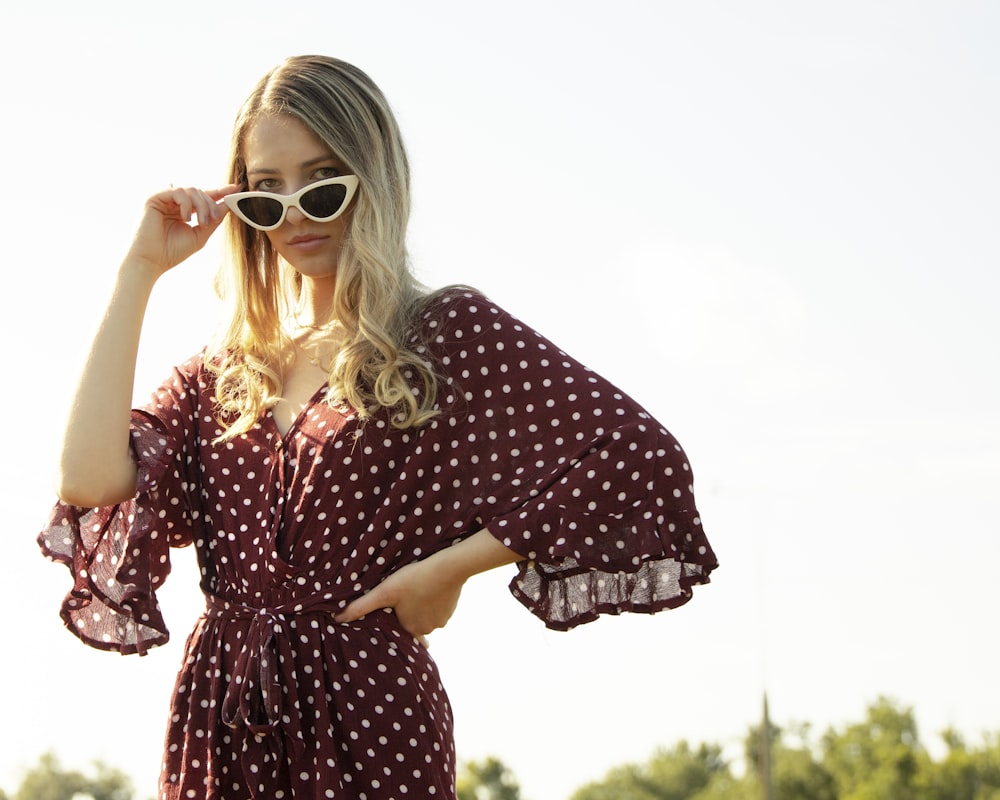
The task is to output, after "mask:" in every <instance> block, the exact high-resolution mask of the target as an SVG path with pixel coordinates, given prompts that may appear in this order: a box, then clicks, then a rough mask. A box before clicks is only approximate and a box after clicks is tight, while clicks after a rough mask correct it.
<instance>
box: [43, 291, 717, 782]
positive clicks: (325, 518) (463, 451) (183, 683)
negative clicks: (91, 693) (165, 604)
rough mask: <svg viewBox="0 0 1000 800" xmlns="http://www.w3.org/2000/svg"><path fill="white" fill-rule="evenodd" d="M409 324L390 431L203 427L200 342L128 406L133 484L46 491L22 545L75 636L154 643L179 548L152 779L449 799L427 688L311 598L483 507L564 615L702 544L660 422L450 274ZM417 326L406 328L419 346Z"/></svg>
mask: <svg viewBox="0 0 1000 800" xmlns="http://www.w3.org/2000/svg"><path fill="white" fill-rule="evenodd" d="M418 327H419V331H418V333H416V334H415V335H414V338H413V346H414V347H415V348H417V349H418V351H422V352H423V353H424V355H425V356H426V357H427V358H428V360H430V361H431V362H432V363H433V364H434V365H435V367H436V369H437V370H438V373H439V374H440V375H441V376H442V383H441V387H440V392H439V401H438V402H439V407H440V409H441V413H440V414H439V415H438V416H437V417H436V418H435V419H434V420H433V421H432V422H430V423H428V424H426V425H424V426H423V427H421V428H419V429H416V430H412V429H411V430H405V431H401V430H397V429H396V428H393V427H392V425H391V424H389V422H388V416H387V415H386V414H385V413H381V414H375V415H374V416H373V417H372V418H371V419H369V420H368V421H367V422H366V423H362V422H361V421H360V420H359V419H358V418H357V416H356V415H355V414H354V413H352V412H351V411H350V410H348V409H344V408H335V407H331V406H330V405H328V404H327V403H325V402H322V401H323V390H320V391H319V392H317V394H316V396H315V397H314V399H313V402H312V403H311V404H310V405H309V406H308V407H307V408H306V410H305V411H304V412H303V413H302V414H301V416H300V417H299V418H298V419H297V420H296V421H295V423H294V424H293V425H292V427H291V428H290V429H289V430H288V431H287V433H286V434H285V435H284V436H282V435H281V434H280V433H279V431H278V429H277V427H276V425H275V423H274V420H273V419H272V418H271V416H270V414H267V415H265V416H264V417H263V418H262V419H261V420H260V421H259V423H258V424H257V425H256V426H255V427H254V428H253V429H252V430H250V431H249V432H248V433H247V434H245V435H243V436H240V437H239V438H238V439H236V440H234V441H231V442H225V443H221V444H213V439H215V437H216V436H218V435H219V433H220V428H219V425H218V423H217V421H216V419H215V417H214V415H213V408H214V400H213V378H212V375H211V374H210V373H209V372H208V371H207V370H206V369H205V367H204V365H203V363H202V360H201V358H200V357H197V358H195V359H192V360H191V361H189V362H188V363H186V364H184V365H183V366H182V367H180V368H179V369H177V370H175V371H174V374H173V375H172V377H171V379H170V380H168V381H167V382H166V383H165V384H164V385H163V386H162V387H161V388H160V389H159V390H158V391H157V392H156V393H155V395H154V396H153V399H152V401H151V403H150V404H149V405H148V406H147V407H146V408H144V409H142V410H137V411H135V412H133V420H132V447H133V452H134V455H135V458H136V461H137V463H138V465H139V483H138V491H137V495H136V497H135V498H134V499H133V500H131V501H129V502H126V503H122V504H121V505H117V506H114V507H108V508H99V509H80V508H72V507H68V506H65V505H57V506H56V508H55V510H54V512H53V515H52V517H51V519H50V521H49V524H48V526H47V527H46V529H45V530H44V531H43V532H42V534H41V536H40V538H39V541H40V544H41V546H42V549H43V551H44V552H45V553H46V555H48V556H49V557H51V558H53V559H55V560H57V561H60V562H63V563H65V564H67V565H68V566H69V567H70V569H71V570H72V572H73V577H74V586H73V589H72V591H71V592H70V593H69V595H68V596H67V597H66V599H65V601H64V603H63V607H62V612H61V613H62V617H63V619H64V621H65V623H66V625H67V626H68V627H69V628H70V630H72V631H73V632H74V633H75V634H77V635H78V636H79V637H80V638H81V639H83V640H84V641H85V642H86V643H88V644H90V645H93V646H95V647H100V648H104V649H108V650H116V651H119V652H122V653H144V652H145V651H146V650H147V649H148V648H150V647H153V646H155V645H158V644H161V643H163V642H165V641H166V640H167V629H166V627H165V626H164V623H163V619H162V616H161V614H160V610H159V608H158V606H157V602H156V596H155V595H156V589H157V588H158V587H159V585H160V584H161V583H162V581H163V580H164V579H165V578H166V576H167V574H168V572H169V570H170V562H169V549H170V546H172V545H187V544H192V543H193V544H194V546H195V548H196V549H197V554H198V560H199V564H200V568H201V576H202V578H201V588H202V590H203V591H204V593H205V596H206V611H205V614H204V615H203V616H202V617H201V618H200V619H199V621H198V623H197V625H196V627H195V629H194V631H193V632H192V633H191V635H190V636H189V638H188V641H187V645H186V648H185V653H184V659H183V665H182V667H181V670H180V673H179V675H178V678H177V685H176V688H175V692H174V699H173V703H172V708H171V711H170V722H169V726H168V730H167V736H166V750H165V754H164V761H163V771H162V775H161V781H160V783H161V786H160V797H161V798H164V800H173V799H174V798H208V799H209V800H223V799H224V800H243V799H244V798H257V799H258V800H261V799H263V798H267V799H268V800H273V799H274V798H297V800H303V799H304V798H309V799H310V800H312V799H313V798H315V799H316V800H318V799H319V798H337V799H338V800H363V799H364V798H367V800H390V799H394V800H402V799H403V798H434V797H440V798H442V799H443V800H444V799H445V798H453V797H454V791H455V790H454V781H455V775H454V767H455V752H454V744H453V738H452V716H451V710H450V707H449V704H448V698H447V696H446V694H445V691H444V689H443V688H442V686H441V682H440V679H439V677H438V672H437V669H436V667H435V665H434V662H433V660H432V659H431V658H430V656H429V654H428V652H427V650H426V649H425V648H424V647H422V646H421V644H420V643H419V642H418V641H416V640H415V639H414V638H413V637H412V636H410V635H408V634H407V633H406V631H405V630H403V629H402V628H401V627H400V625H399V623H398V622H397V620H396V618H395V616H394V615H393V614H392V613H391V612H387V611H382V612H378V613H376V614H371V615H369V616H368V617H366V618H365V619H363V620H361V621H359V622H354V623H349V624H341V623H336V622H334V620H333V614H334V613H335V612H336V611H337V610H339V609H341V608H343V607H344V606H345V605H346V604H347V603H348V602H349V601H350V600H352V599H353V598H355V597H357V596H359V595H360V594H362V593H364V592H365V591H367V590H369V589H371V588H372V587H374V586H375V585H377V584H378V583H379V582H380V581H381V580H382V579H384V578H385V577H386V576H387V575H389V574H390V573H392V572H393V571H394V570H396V569H398V568H399V567H401V566H403V565H405V564H408V563H411V562H413V561H416V560H418V559H421V558H424V557H426V556H428V555H430V554H432V553H434V552H435V551H437V550H440V549H442V548H444V547H448V546H449V545H451V544H453V543H455V542H457V541H459V540H460V539H462V538H463V537H466V536H469V535H471V534H473V533H475V532H477V531H479V530H481V529H483V528H487V529H488V530H490V531H491V532H492V533H493V535H495V536H496V537H497V538H499V539H500V540H502V541H503V542H504V544H506V545H508V546H509V547H510V548H511V549H513V550H515V551H516V552H519V553H521V554H523V555H525V556H526V557H527V558H526V560H525V561H523V562H521V563H519V564H518V567H517V574H516V576H515V577H514V579H513V581H512V583H511V591H512V592H513V594H514V595H515V596H516V597H517V598H518V599H519V600H520V601H521V602H522V603H523V604H524V605H525V606H527V607H528V608H529V609H530V610H531V611H532V612H534V613H535V614H536V615H538V616H539V617H540V618H541V619H542V620H544V622H545V624H546V625H548V626H549V627H551V628H555V629H558V630H566V629H569V628H572V627H573V626H575V625H578V624H580V623H583V622H587V621H589V620H592V619H594V618H596V617H597V616H598V615H599V614H604V613H610V614H617V613H621V612H624V611H639V612H647V613H652V612H655V611H658V610H661V609H664V608H671V607H674V606H678V605H680V604H682V603H684V602H686V601H687V600H688V599H689V598H690V596H691V591H692V588H693V587H694V585H695V584H700V583H706V582H707V581H708V576H709V573H710V572H711V571H712V569H713V568H714V567H715V565H716V562H715V556H714V555H713V553H712V550H711V547H710V546H709V544H708V542H707V540H706V539H705V537H704V534H703V533H702V529H701V524H700V521H699V519H698V513H697V510H696V509H695V503H694V497H693V495H692V487H691V483H692V478H691V472H690V469H689V467H688V464H687V461H686V458H685V456H684V453H683V451H682V450H681V448H680V446H679V445H678V444H677V442H676V441H675V440H674V439H673V437H672V436H671V435H670V434H669V433H668V432H667V431H666V430H664V429H663V428H662V427H661V426H660V425H659V424H658V423H657V422H656V421H655V420H653V419H652V418H651V417H650V416H649V415H648V414H647V413H646V412H644V411H643V410H642V409H641V408H640V407H639V406H638V405H637V404H636V403H635V402H634V401H632V400H631V399H630V398H628V397H626V396H625V395H624V394H622V393H621V392H620V391H618V390H617V389H616V388H615V387H614V386H611V385H610V384H608V383H607V382H606V381H604V380H603V379H602V378H600V377H599V376H597V375H595V374H593V373H592V372H590V371H589V370H587V369H586V368H585V367H583V366H581V365H580V364H579V363H577V362H575V361H573V360H572V359H571V358H569V357H568V356H567V355H566V354H565V353H563V352H561V351H560V350H559V349H557V348H556V347H555V346H554V345H552V344H551V343H550V342H548V341H546V340H545V339H544V338H542V337H541V336H540V335H539V334H537V333H536V332H534V331H533V330H531V329H530V328H528V327H526V326H525V325H523V324H521V323H520V322H518V321H517V320H516V319H514V318H513V317H511V316H510V315H508V314H507V313H505V312H504V311H502V310H501V309H499V308H497V307H496V306H495V305H493V304H492V303H491V302H490V301H488V300H487V299H486V298H484V297H482V296H481V295H478V294H476V293H474V292H471V291H464V290H450V291H447V292H444V293H442V294H440V295H438V296H437V297H436V298H435V299H434V300H432V301H431V302H430V303H428V305H427V307H426V310H425V312H424V314H423V316H422V319H421V322H420V325H419V326H418ZM421 342H423V343H424V344H422V343H421Z"/></svg>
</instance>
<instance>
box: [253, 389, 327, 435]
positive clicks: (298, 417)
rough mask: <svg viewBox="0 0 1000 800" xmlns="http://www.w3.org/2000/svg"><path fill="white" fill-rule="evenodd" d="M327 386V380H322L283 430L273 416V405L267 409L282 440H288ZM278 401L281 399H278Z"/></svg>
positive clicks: (323, 393)
mask: <svg viewBox="0 0 1000 800" xmlns="http://www.w3.org/2000/svg"><path fill="white" fill-rule="evenodd" d="M329 386H330V382H329V381H323V383H322V384H321V385H320V386H319V388H318V389H316V391H315V392H313V393H312V395H310V397H309V399H308V400H306V403H305V405H304V406H302V408H301V410H300V411H299V413H298V414H296V415H295V416H294V417H293V418H292V421H291V422H290V423H289V425H288V427H287V428H286V429H285V430H284V431H282V430H281V425H279V424H278V418H277V416H275V413H274V407H273V406H272V407H271V408H269V409H268V410H267V416H268V418H269V419H270V420H271V424H272V425H274V428H275V430H277V432H278V436H279V437H281V441H282V442H286V441H288V438H289V436H290V435H291V434H293V433H294V432H295V431H296V430H297V429H298V428H299V426H300V425H301V424H302V421H303V419H304V418H305V416H306V414H308V413H309V409H311V408H312V407H313V406H315V405H316V403H317V402H319V400H320V398H322V396H323V395H325V394H326V392H327V391H328V390H329ZM278 402H281V401H280V400H279V401H278Z"/></svg>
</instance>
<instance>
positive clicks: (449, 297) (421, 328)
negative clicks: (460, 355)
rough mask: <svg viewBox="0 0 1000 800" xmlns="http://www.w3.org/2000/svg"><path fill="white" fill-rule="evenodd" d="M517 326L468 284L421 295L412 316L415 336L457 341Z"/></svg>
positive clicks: (508, 316)
mask: <svg viewBox="0 0 1000 800" xmlns="http://www.w3.org/2000/svg"><path fill="white" fill-rule="evenodd" d="M507 323H510V324H512V325H517V326H518V327H520V323H518V321H517V320H515V319H514V318H513V317H512V316H511V315H510V314H509V313H508V312H507V311H505V310H504V309H503V308H501V307H500V306H499V305H498V304H497V303H496V302H494V301H493V300H491V299H490V298H489V297H487V296H486V295H485V294H484V293H483V292H481V291H479V290H478V289H474V288H472V287H471V286H447V287H445V288H443V289H439V290H437V291H436V292H433V293H432V294H430V295H428V296H427V297H425V298H423V300H422V302H421V303H420V305H419V307H418V309H417V313H416V314H415V315H414V325H413V328H414V332H415V337H414V338H415V339H420V340H423V341H424V342H437V343H439V344H440V343H444V342H457V341H460V340H463V339H465V340H468V339H470V338H478V337H480V336H482V335H483V334H488V333H489V332H490V331H499V330H501V329H502V328H503V327H505V325H506V324H507Z"/></svg>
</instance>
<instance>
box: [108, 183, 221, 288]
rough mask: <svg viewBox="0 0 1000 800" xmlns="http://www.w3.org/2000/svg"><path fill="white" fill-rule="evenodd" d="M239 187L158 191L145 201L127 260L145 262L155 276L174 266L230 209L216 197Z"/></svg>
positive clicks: (195, 248) (195, 249)
mask: <svg viewBox="0 0 1000 800" xmlns="http://www.w3.org/2000/svg"><path fill="white" fill-rule="evenodd" d="M239 189H240V187H239V185H237V184H231V185H229V186H224V187H222V188H221V189H210V190H208V191H204V190H202V189H194V188H187V189H175V188H170V189H166V190H165V191H162V192H157V193H156V194H154V195H153V196H152V197H150V198H149V199H148V200H147V201H146V205H145V208H144V211H143V215H142V220H141V222H140V223H139V228H138V230H137V231H136V233H135V237H134V238H133V240H132V245H131V247H130V248H129V254H128V257H127V258H126V261H130V260H131V261H135V262H139V263H142V264H145V265H147V266H148V267H149V268H150V269H152V270H153V272H154V274H155V276H156V277H159V276H160V275H162V274H163V273H164V272H166V271H167V270H169V269H171V268H172V267H176V266H177V265H178V264H180V263H181V262H182V261H184V260H185V259H186V258H188V257H189V256H191V255H193V254H194V253H196V252H198V251H199V250H201V248H202V247H204V246H205V242H207V241H208V239H209V237H210V236H211V235H212V234H213V233H215V230H216V228H218V227H219V225H220V224H221V223H222V220H223V219H225V217H226V214H228V213H229V208H228V207H227V206H226V204H225V203H220V202H219V201H220V200H221V199H222V198H223V197H225V196H226V195H227V194H232V193H233V192H237V191H239ZM192 219H193V223H192V222H191V220H192Z"/></svg>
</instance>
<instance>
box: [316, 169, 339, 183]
mask: <svg viewBox="0 0 1000 800" xmlns="http://www.w3.org/2000/svg"><path fill="white" fill-rule="evenodd" d="M341 174H342V173H341V171H340V168H339V167H320V168H319V169H318V170H316V172H314V173H313V178H314V179H315V180H318V181H322V180H326V179H327V178H339V177H340V176H341Z"/></svg>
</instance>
